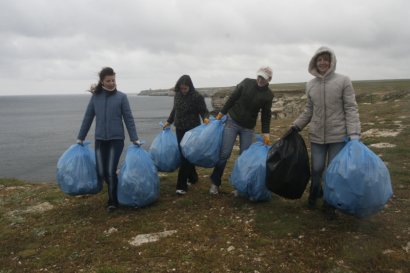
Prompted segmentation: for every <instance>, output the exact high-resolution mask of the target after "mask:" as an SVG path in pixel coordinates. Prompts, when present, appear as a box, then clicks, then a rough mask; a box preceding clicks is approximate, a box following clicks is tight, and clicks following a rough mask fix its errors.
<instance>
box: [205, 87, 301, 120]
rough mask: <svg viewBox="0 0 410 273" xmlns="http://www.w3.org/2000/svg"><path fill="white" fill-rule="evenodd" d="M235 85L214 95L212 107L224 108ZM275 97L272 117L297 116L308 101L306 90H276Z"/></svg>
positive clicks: (216, 108)
mask: <svg viewBox="0 0 410 273" xmlns="http://www.w3.org/2000/svg"><path fill="white" fill-rule="evenodd" d="M233 89H234V87H229V88H224V89H223V90H219V91H218V92H215V94H213V95H212V97H211V98H212V107H213V108H214V111H215V112H218V111H219V110H221V109H222V107H223V105H224V104H225V102H226V100H227V99H228V97H229V95H230V94H231V93H232V92H233ZM273 93H274V95H275V97H274V98H273V103H272V118H273V119H282V118H286V117H296V116H298V115H299V114H300V113H301V112H302V111H303V109H304V107H305V103H306V96H305V90H302V89H292V90H274V91H273Z"/></svg>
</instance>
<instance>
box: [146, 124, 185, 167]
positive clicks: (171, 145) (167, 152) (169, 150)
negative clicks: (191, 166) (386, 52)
mask: <svg viewBox="0 0 410 273" xmlns="http://www.w3.org/2000/svg"><path fill="white" fill-rule="evenodd" d="M149 153H150V154H151V157H152V160H153V161H154V164H155V166H156V167H157V169H158V171H160V172H173V171H175V170H176V169H178V168H179V166H180V165H181V153H180V151H179V147H178V141H177V136H176V135H175V133H174V132H172V130H171V127H167V128H165V129H164V130H161V133H159V134H158V135H157V136H156V137H155V138H154V141H153V142H152V144H151V146H150V148H149Z"/></svg>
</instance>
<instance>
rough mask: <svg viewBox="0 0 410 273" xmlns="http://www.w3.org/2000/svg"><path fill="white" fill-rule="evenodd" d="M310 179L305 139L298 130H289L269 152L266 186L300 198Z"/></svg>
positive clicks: (288, 196) (286, 195)
mask: <svg viewBox="0 0 410 273" xmlns="http://www.w3.org/2000/svg"><path fill="white" fill-rule="evenodd" d="M309 179H310V165H309V155H308V152H307V149H306V144H305V141H304V140H303V138H302V136H301V135H299V133H298V132H297V131H296V130H289V131H288V133H286V134H285V135H284V137H282V138H281V139H280V140H278V141H277V142H276V143H274V144H273V145H272V147H271V148H270V150H269V152H268V156H267V159H266V187H267V188H268V189H269V190H271V191H272V192H273V193H276V194H278V195H280V196H282V197H285V198H288V199H299V198H300V197H301V196H302V195H303V192H304V191H305V189H306V185H307V183H308V182H309Z"/></svg>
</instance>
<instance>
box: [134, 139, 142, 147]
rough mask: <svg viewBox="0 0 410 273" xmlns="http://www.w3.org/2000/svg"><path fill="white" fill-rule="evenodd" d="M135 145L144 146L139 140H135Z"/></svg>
mask: <svg viewBox="0 0 410 273" xmlns="http://www.w3.org/2000/svg"><path fill="white" fill-rule="evenodd" d="M133 143H134V145H137V146H138V147H139V146H141V145H142V143H141V141H139V140H134V142H133Z"/></svg>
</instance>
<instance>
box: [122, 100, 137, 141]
mask: <svg viewBox="0 0 410 273" xmlns="http://www.w3.org/2000/svg"><path fill="white" fill-rule="evenodd" d="M121 112H122V117H123V119H124V123H125V126H126V127H127V131H128V135H129V136H130V140H131V141H132V142H134V141H136V140H138V135H137V129H136V127H135V122H134V117H133V115H132V111H131V107H130V103H129V102H128V98H127V96H126V95H124V97H123V98H122V100H121Z"/></svg>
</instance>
